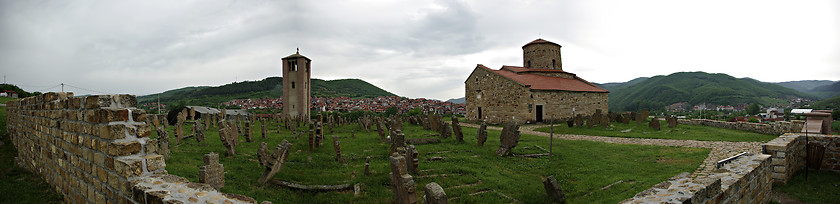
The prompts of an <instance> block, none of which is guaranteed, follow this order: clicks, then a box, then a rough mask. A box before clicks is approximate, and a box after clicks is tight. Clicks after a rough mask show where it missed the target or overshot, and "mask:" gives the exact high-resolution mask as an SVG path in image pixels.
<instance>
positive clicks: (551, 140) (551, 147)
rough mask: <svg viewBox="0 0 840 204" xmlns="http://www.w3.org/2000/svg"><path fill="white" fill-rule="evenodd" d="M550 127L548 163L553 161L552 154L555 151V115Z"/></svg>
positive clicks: (552, 117) (552, 116)
mask: <svg viewBox="0 0 840 204" xmlns="http://www.w3.org/2000/svg"><path fill="white" fill-rule="evenodd" d="M549 124H550V125H548V130H549V131H548V132H549V134H548V138H549V139H548V161H551V155H552V154H551V153H552V152H553V151H554V115H551V122H549Z"/></svg>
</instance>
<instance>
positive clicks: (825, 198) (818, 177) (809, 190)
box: [773, 171, 840, 203]
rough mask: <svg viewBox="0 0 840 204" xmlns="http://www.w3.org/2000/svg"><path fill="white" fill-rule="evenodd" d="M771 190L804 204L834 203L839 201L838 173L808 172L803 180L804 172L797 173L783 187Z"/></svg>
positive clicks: (839, 182)
mask: <svg viewBox="0 0 840 204" xmlns="http://www.w3.org/2000/svg"><path fill="white" fill-rule="evenodd" d="M773 190H775V191H781V192H785V193H787V194H788V195H791V196H794V197H796V198H797V199H799V200H801V201H804V202H806V203H836V202H837V201H840V173H837V172H830V171H810V172H808V179H807V181H806V179H805V171H799V172H797V173H796V175H794V176H793V178H791V180H790V181H789V182H788V183H787V184H785V185H783V186H775V185H774V186H773Z"/></svg>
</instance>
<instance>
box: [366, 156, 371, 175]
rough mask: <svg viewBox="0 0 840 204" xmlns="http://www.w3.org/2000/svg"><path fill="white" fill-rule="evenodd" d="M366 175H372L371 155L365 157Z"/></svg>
mask: <svg viewBox="0 0 840 204" xmlns="http://www.w3.org/2000/svg"><path fill="white" fill-rule="evenodd" d="M365 176H370V156H367V157H366V158H365Z"/></svg>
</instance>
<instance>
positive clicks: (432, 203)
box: [423, 182, 449, 204]
mask: <svg viewBox="0 0 840 204" xmlns="http://www.w3.org/2000/svg"><path fill="white" fill-rule="evenodd" d="M423 191H425V192H426V194H424V195H423V204H447V203H449V198H448V197H446V192H445V191H443V188H442V187H440V185H438V184H437V183H435V182H431V183H429V184H426V187H423Z"/></svg>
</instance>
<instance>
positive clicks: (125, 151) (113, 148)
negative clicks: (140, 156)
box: [109, 140, 143, 156]
mask: <svg viewBox="0 0 840 204" xmlns="http://www.w3.org/2000/svg"><path fill="white" fill-rule="evenodd" d="M142 148H143V146H142V145H141V144H140V142H139V141H137V140H132V141H120V142H113V143H111V145H110V148H109V151H110V154H111V155H113V156H127V155H132V154H137V153H140V150H141V149H142Z"/></svg>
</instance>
